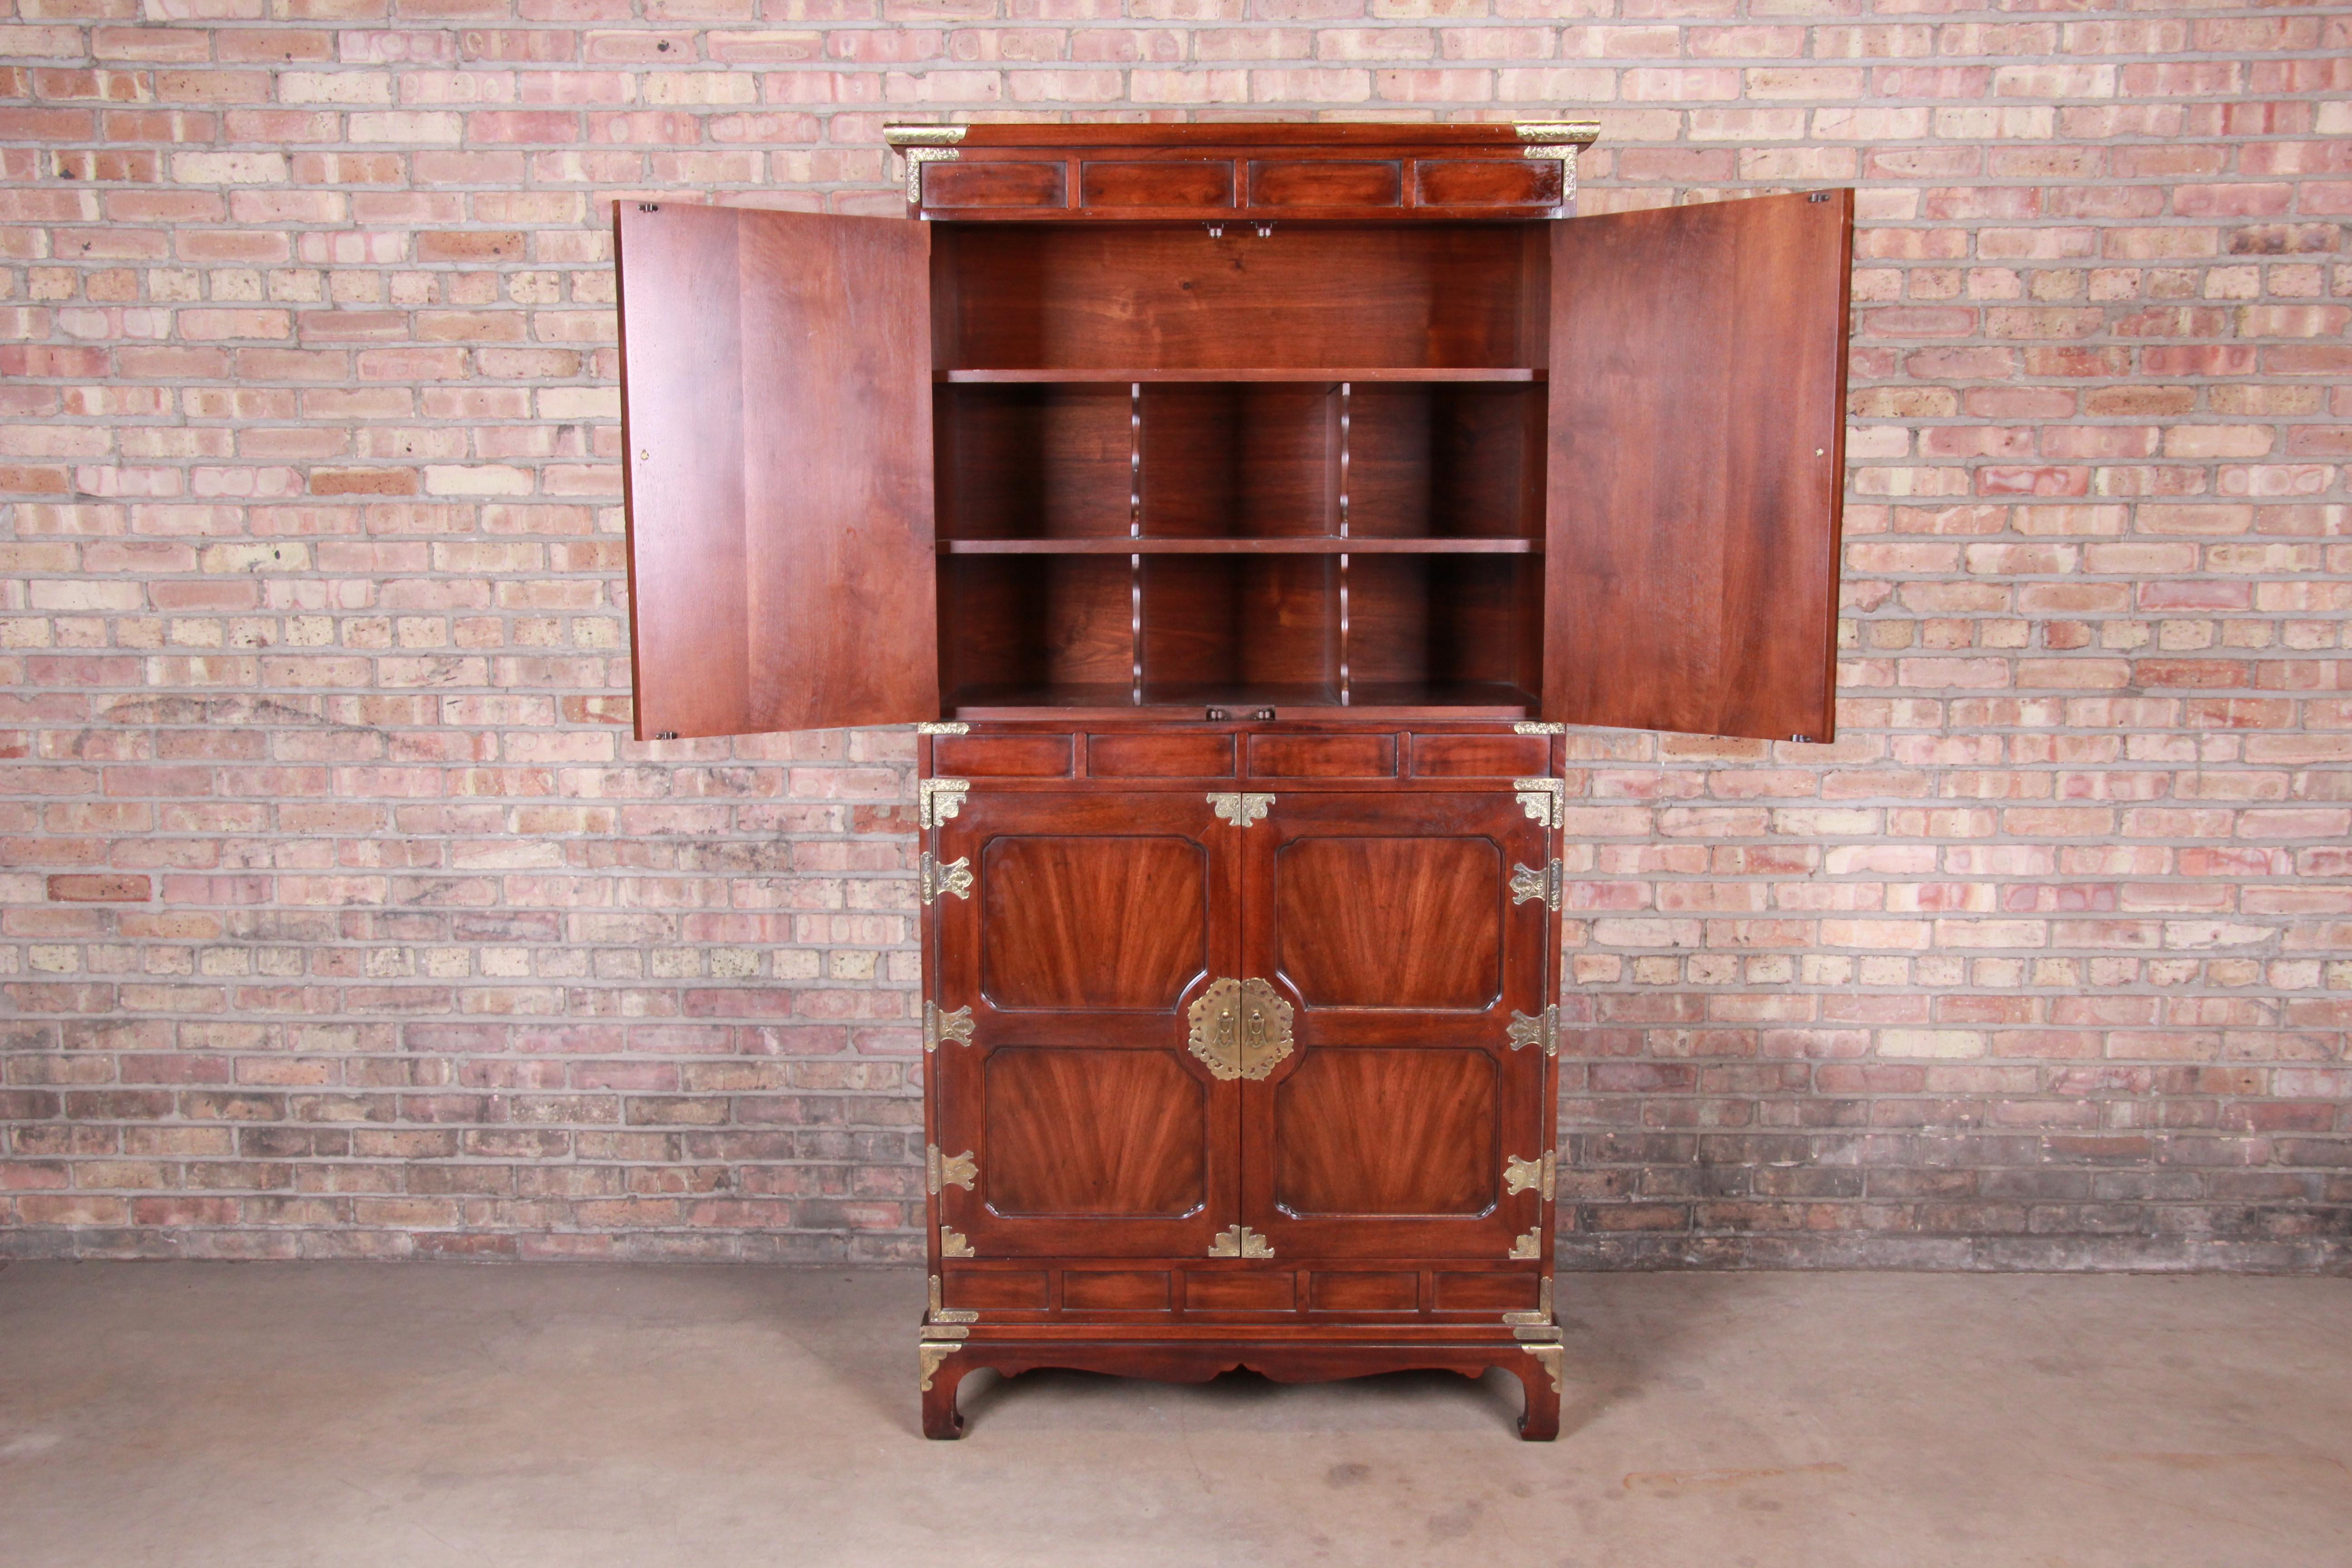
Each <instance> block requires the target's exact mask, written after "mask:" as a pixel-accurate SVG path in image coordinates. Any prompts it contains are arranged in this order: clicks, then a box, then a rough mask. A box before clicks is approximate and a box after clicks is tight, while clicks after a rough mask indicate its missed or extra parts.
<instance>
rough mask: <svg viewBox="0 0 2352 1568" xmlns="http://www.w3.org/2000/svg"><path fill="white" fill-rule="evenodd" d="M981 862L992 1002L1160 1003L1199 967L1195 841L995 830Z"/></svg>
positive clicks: (1201, 897) (1202, 899)
mask: <svg viewBox="0 0 2352 1568" xmlns="http://www.w3.org/2000/svg"><path fill="white" fill-rule="evenodd" d="M981 866H982V875H981V888H982V895H981V898H982V902H981V939H980V940H981V954H982V960H981V962H982V976H983V982H982V983H983V984H984V986H985V988H986V990H987V993H988V998H989V1000H990V1001H991V1002H992V1003H993V1004H994V1005H997V1006H999V1007H1029V1008H1118V1009H1138V1008H1140V1009H1150V1010H1153V1011H1159V1010H1163V1009H1167V1008H1171V1007H1173V1006H1174V1005H1175V1004H1176V998H1177V996H1178V995H1179V994H1181V992H1182V991H1183V989H1184V987H1185V986H1186V985H1187V984H1190V983H1191V982H1192V979H1193V978H1194V977H1195V976H1197V975H1199V974H1200V973H1202V970H1203V968H1204V967H1205V966H1206V965H1207V963H1208V948H1207V945H1206V944H1207V942H1208V897H1209V854H1208V851H1207V849H1205V848H1204V847H1202V846H1201V845H1200V844H1199V843H1197V842H1194V841H1192V840H1191V839H1186V838H1175V837H1093V836H1083V835H1058V834H1057V835H1050V836H1048V835H1039V836H1034V837H1011V836H1007V837H999V838H993V839H992V840H990V842H989V844H988V847H987V848H986V849H985V850H984V851H983V852H982V859H981Z"/></svg>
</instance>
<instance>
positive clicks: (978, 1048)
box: [927, 778, 1240, 1258]
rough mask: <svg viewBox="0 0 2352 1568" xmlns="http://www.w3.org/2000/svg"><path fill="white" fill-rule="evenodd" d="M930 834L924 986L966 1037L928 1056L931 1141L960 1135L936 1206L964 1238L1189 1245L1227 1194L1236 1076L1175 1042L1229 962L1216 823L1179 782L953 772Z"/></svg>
mask: <svg viewBox="0 0 2352 1568" xmlns="http://www.w3.org/2000/svg"><path fill="white" fill-rule="evenodd" d="M1231 832H1232V829H1231V828H1229V827H1227V826H1225V825H1223V824H1222V823H1219V822H1218V821H1216V819H1215V818H1214V817H1213V816H1212V815H1211V812H1210V809H1209V803H1208V800H1207V797H1206V796H1205V795H1202V794H1201V793H1199V792H1196V791H1184V792H1166V791H1139V792H1136V793H1133V794H1129V793H1126V792H1111V791H1101V790H1088V789H1084V788H1078V789H1070V790H1056V789H1046V790H1038V789H1034V788H1027V787H1024V788H1019V789H1003V790H992V788H991V787H990V782H989V781H988V780H986V779H979V778H976V779H973V780H972V781H971V790H970V792H969V794H968V795H966V796H965V797H964V800H963V804H962V805H961V808H960V809H959V810H958V811H957V813H956V815H955V816H952V817H950V819H949V820H948V821H946V822H945V823H942V824H941V825H940V826H938V827H937V828H935V829H933V830H932V832H931V835H930V842H929V847H930V852H931V853H932V854H933V855H934V856H936V857H937V858H939V859H940V861H942V862H945V863H950V864H952V863H954V862H956V861H959V860H961V861H962V862H964V863H965V867H964V868H966V869H968V870H969V871H970V872H971V887H970V889H969V890H968V892H967V893H965V894H964V895H963V896H958V895H956V894H953V893H947V894H943V895H941V896H940V899H939V900H938V902H937V903H935V904H934V905H933V906H932V908H931V911H930V915H929V919H930V920H931V921H933V922H934V928H933V929H934V948H933V951H934V953H935V955H936V958H935V963H934V970H933V987H934V997H933V1000H934V1001H935V1003H936V1004H937V1005H939V1006H940V1007H941V1008H943V1009H945V1010H947V1011H948V1012H950V1013H954V1012H956V1011H957V1010H959V1009H965V1008H968V1009H970V1011H971V1039H970V1041H969V1042H968V1043H965V1042H961V1041H958V1040H950V1039H943V1040H941V1041H940V1044H939V1045H938V1046H937V1047H936V1048H935V1049H934V1050H933V1052H932V1053H931V1055H930V1056H929V1058H927V1066H928V1068H929V1073H930V1076H931V1079H932V1084H933V1089H932V1094H931V1134H930V1136H931V1138H932V1140H933V1141H934V1142H936V1143H937V1145H938V1147H939V1149H940V1152H941V1153H942V1154H944V1155H947V1156H950V1157H953V1156H958V1155H963V1154H967V1153H969V1154H970V1156H971V1161H972V1163H973V1166H974V1168H975V1169H974V1173H973V1175H972V1179H971V1184H970V1185H968V1186H967V1185H963V1184H948V1185H944V1186H943V1187H942V1188H941V1190H940V1193H939V1194H938V1198H937V1202H938V1204H939V1215H940V1224H941V1225H942V1226H945V1227H947V1229H948V1230H950V1231H952V1232H953V1233H954V1234H955V1235H956V1236H957V1237H959V1238H960V1239H961V1242H962V1243H963V1244H964V1245H968V1246H970V1247H971V1249H972V1252H973V1254H974V1256H976V1257H977V1258H1034V1257H1054V1256H1065V1257H1073V1258H1141V1257H1163V1258H1164V1257H1198V1258H1205V1257H1206V1256H1207V1253H1208V1247H1209V1242H1210V1239H1211V1237H1213V1236H1214V1235H1215V1234H1216V1232H1217V1231H1219V1230H1220V1229H1222V1228H1223V1227H1224V1226H1228V1225H1231V1224H1233V1223H1234V1217H1235V1215H1237V1213H1238V1207H1239V1175H1238V1172H1239V1164H1240V1161H1239V1141H1240V1131H1239V1127H1240V1094H1239V1092H1238V1090H1237V1089H1236V1087H1235V1086H1234V1084H1232V1083H1230V1082H1220V1081H1219V1080H1217V1079H1215V1078H1214V1077H1213V1076H1212V1075H1211V1074H1210V1072H1209V1070H1208V1068H1206V1067H1205V1066H1204V1065H1203V1064H1202V1063H1201V1062H1200V1061H1199V1060H1198V1059H1196V1058H1194V1057H1193V1056H1192V1053H1191V1052H1190V1051H1189V1050H1188V1049H1187V1048H1186V1044H1187V1019H1186V1016H1185V1015H1186V1009H1187V1008H1188V1007H1189V1006H1190V1005H1191V1004H1192V1001H1193V999H1194V998H1195V997H1197V996H1198V995H1199V994H1201V992H1202V989H1203V988H1204V987H1205V986H1206V985H1207V984H1208V982H1209V981H1210V980H1211V979H1213V978H1214V977H1215V976H1217V975H1219V974H1224V973H1233V965H1234V960H1235V956H1236V946H1237V943H1236V941H1235V933H1236V931H1237V930H1238V926H1239V920H1240V917H1239V900H1240V893H1239V883H1238V881H1237V879H1236V874H1235V873H1236V869H1237V865H1236V857H1235V856H1234V854H1233V853H1232V852H1231V850H1230V849H1229V848H1220V846H1222V845H1225V844H1227V843H1228V842H1229V840H1228V839H1227V838H1226V837H1223V836H1224V835H1229V834H1230V833H1231Z"/></svg>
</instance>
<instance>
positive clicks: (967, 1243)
mask: <svg viewBox="0 0 2352 1568" xmlns="http://www.w3.org/2000/svg"><path fill="white" fill-rule="evenodd" d="M1534 1234H1535V1232H1533V1231H1529V1232H1528V1235H1529V1236H1533V1235H1534ZM979 1256H980V1254H979V1253H977V1252H974V1251H973V1250H972V1249H971V1240H970V1239H969V1238H968V1237H965V1235H964V1234H963V1232H961V1231H960V1230H950V1229H949V1228H948V1227H947V1226H940V1257H941V1258H978V1257H979ZM1513 1256H1514V1257H1516V1256H1517V1254H1513Z"/></svg>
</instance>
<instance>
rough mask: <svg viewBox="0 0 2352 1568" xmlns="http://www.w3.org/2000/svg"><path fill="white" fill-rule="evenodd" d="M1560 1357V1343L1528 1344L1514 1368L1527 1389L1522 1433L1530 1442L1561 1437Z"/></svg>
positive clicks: (1521, 1419) (1521, 1418) (1521, 1426)
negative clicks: (1525, 1351) (1526, 1403)
mask: <svg viewBox="0 0 2352 1568" xmlns="http://www.w3.org/2000/svg"><path fill="white" fill-rule="evenodd" d="M1560 1358H1561V1352H1560V1347H1559V1346H1558V1345H1529V1346H1528V1347H1527V1353H1526V1354H1525V1355H1523V1356H1521V1357H1520V1358H1519V1361H1518V1364H1517V1365H1516V1366H1514V1367H1513V1368H1512V1369H1511V1370H1512V1371H1514V1372H1516V1373H1518V1374H1519V1384H1520V1385H1521V1386H1522V1387H1524V1388H1525V1389H1526V1390H1527V1391H1528V1405H1527V1410H1526V1411H1525V1413H1524V1414H1522V1415H1520V1416H1519V1436H1521V1437H1523V1438H1525V1439H1526V1440H1527V1441H1528V1442H1530V1443H1549V1442H1550V1441H1551V1440H1552V1439H1553V1438H1555V1437H1557V1436H1559V1394H1560V1387H1559V1385H1560Z"/></svg>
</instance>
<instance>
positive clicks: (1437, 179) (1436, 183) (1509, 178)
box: [1414, 158, 1560, 207]
mask: <svg viewBox="0 0 2352 1568" xmlns="http://www.w3.org/2000/svg"><path fill="white" fill-rule="evenodd" d="M1414 173H1415V175H1416V178H1417V179H1418V182H1419V185H1420V196H1421V202H1422V205H1423V206H1451V207H1526V206H1537V207H1539V206H1549V205H1552V204H1553V203H1554V202H1557V201H1559V193H1560V164H1559V160H1558V159H1556V158H1520V159H1516V160H1512V161H1510V162H1505V161H1504V160H1502V159H1500V158H1496V159H1491V160H1490V159H1477V158H1429V159H1423V161H1422V162H1421V163H1418V164H1416V165H1414Z"/></svg>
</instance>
